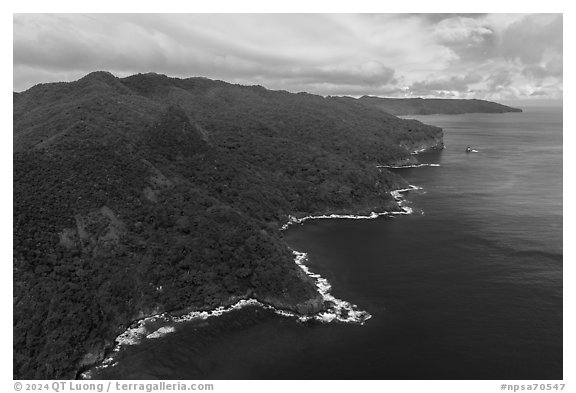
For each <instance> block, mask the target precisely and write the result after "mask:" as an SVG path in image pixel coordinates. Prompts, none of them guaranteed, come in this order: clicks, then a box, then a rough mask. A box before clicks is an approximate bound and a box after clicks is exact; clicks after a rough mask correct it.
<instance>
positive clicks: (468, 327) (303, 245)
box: [95, 108, 562, 380]
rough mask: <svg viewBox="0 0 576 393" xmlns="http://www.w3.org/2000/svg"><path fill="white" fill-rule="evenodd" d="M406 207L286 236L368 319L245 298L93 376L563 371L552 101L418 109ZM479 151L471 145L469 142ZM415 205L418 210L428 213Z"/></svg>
mask: <svg viewBox="0 0 576 393" xmlns="http://www.w3.org/2000/svg"><path fill="white" fill-rule="evenodd" d="M419 119H420V120H422V121H424V122H426V123H428V124H434V125H438V126H441V127H443V128H444V131H445V138H444V139H445V143H446V149H445V150H444V151H443V152H440V153H427V154H424V155H420V159H421V161H423V162H431V163H440V164H441V166H440V167H422V168H415V169H399V170H397V171H399V172H400V173H401V174H402V175H403V176H404V177H405V178H406V179H407V180H408V181H409V182H410V183H411V184H414V185H418V186H421V187H423V190H422V191H411V192H410V194H408V195H407V199H408V201H409V202H410V203H411V206H412V207H413V208H414V210H415V214H413V215H411V216H401V217H397V218H390V217H381V218H379V219H376V220H315V221H308V222H306V224H304V225H302V226H297V227H292V228H290V229H289V230H288V231H287V232H286V238H287V240H288V242H289V244H290V245H291V246H292V247H293V248H295V249H297V250H300V251H305V252H307V253H308V254H309V257H310V261H309V263H308V265H309V267H310V268H311V269H312V271H314V272H317V273H320V274H322V275H323V276H324V277H326V278H328V280H329V281H330V282H331V283H332V285H333V288H334V289H333V294H334V295H335V296H337V297H340V298H342V299H346V300H348V301H351V302H353V303H356V304H357V305H358V306H359V307H360V308H361V309H364V310H367V311H369V312H370V313H371V314H372V319H370V320H368V321H367V322H366V324H365V325H364V326H355V325H345V324H321V323H316V322H315V323H305V324H303V323H298V322H296V321H294V320H292V319H289V318H284V317H281V316H277V315H274V314H272V313H271V312H269V311H265V310H262V309H258V308H247V309H243V310H240V311H235V312H232V313H229V314H225V315H223V316H221V317H218V318H210V319H208V320H206V321H202V322H195V323H189V324H186V325H184V326H181V327H179V328H178V330H177V331H176V332H175V333H173V334H169V335H167V336H164V337H162V338H157V339H153V340H147V341H145V342H144V343H142V344H140V345H136V346H132V347H130V348H128V349H125V350H123V351H122V353H121V354H120V356H119V357H118V360H119V363H118V365H116V366H115V367H110V368H108V369H106V370H104V371H102V372H100V373H99V374H98V375H95V376H96V377H100V378H127V379H136V378H146V379H154V378H162V379H168V378H178V379H194V378H210V379H224V378H234V379H245V378H246V379H275V378H281V379H508V380H509V379H531V380H533V379H562V110H561V109H550V108H547V109H527V110H526V111H525V112H524V113H510V114H501V115H500V114H498V115H493V114H470V115H457V116H440V115H434V116H422V117H419ZM468 145H470V146H472V147H473V148H475V149H477V150H478V151H479V152H478V153H470V154H466V153H465V152H464V150H465V147H466V146H468ZM422 212H423V213H422Z"/></svg>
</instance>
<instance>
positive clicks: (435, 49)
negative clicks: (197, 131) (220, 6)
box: [13, 14, 562, 98]
mask: <svg viewBox="0 0 576 393" xmlns="http://www.w3.org/2000/svg"><path fill="white" fill-rule="evenodd" d="M13 32H14V34H13V37H14V38H13V54H14V77H13V80H14V89H15V90H16V91H21V90H23V89H27V88H29V87H31V86H32V85H34V84H36V83H39V82H50V81H61V80H74V79H77V78H79V77H81V76H83V75H85V74H86V73H89V72H91V71H94V70H108V71H111V72H112V73H114V74H115V75H118V76H126V75H130V74H133V73H137V72H149V71H154V72H158V73H164V74H167V75H170V76H178V77H189V76H206V77H209V78H215V79H222V80H226V81H229V82H232V83H242V84H261V85H263V86H266V87H268V88H272V89H283V90H288V91H308V92H312V93H317V94H324V95H328V94H342V95H363V94H371V95H404V94H407V93H411V94H422V95H434V94H442V95H447V94H448V95H452V96H478V98H481V97H480V96H482V97H489V96H490V95H491V94H500V93H501V91H502V90H503V89H508V91H510V92H517V93H518V94H521V95H522V94H525V96H526V97H529V96H530V94H532V93H533V92H534V91H536V89H537V88H540V89H541V88H542V86H548V87H547V90H546V91H547V92H553V91H554V89H557V91H561V88H562V15H548V14H546V15H540V14H538V15H518V14H333V15H332V14H326V15H323V14H175V15H171V14H85V15H80V14H42V15H35V14H15V15H14V19H13ZM498 75H499V76H498ZM506 75H508V76H507V77H505V76H506ZM514 84H517V85H514ZM554 86H555V87H554ZM539 91H540V90H539ZM554 94H555V93H554Z"/></svg>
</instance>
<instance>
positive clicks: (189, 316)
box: [76, 185, 420, 379]
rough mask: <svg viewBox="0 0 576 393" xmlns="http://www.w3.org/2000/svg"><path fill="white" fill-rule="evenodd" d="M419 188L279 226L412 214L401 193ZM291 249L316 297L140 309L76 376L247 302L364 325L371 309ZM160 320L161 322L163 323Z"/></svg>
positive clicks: (247, 297) (249, 297) (306, 317)
mask: <svg viewBox="0 0 576 393" xmlns="http://www.w3.org/2000/svg"><path fill="white" fill-rule="evenodd" d="M418 189H420V187H417V186H413V185H410V186H409V187H407V188H400V189H395V190H392V191H390V195H391V196H392V197H393V199H394V202H393V204H392V205H391V206H390V208H389V209H387V210H385V211H383V212H379V213H376V212H370V214H368V215H351V214H336V213H333V214H323V215H310V216H305V217H301V218H296V217H294V216H289V221H288V222H287V223H285V224H284V225H283V226H282V227H281V228H280V230H281V231H284V230H286V229H287V228H288V227H289V226H292V225H295V224H302V223H304V222H305V221H308V220H315V219H375V218H378V217H381V216H393V215H406V214H412V209H411V208H410V207H407V206H403V201H404V199H403V198H402V195H401V194H402V193H405V192H408V191H413V190H418ZM292 252H293V254H294V262H295V264H296V265H297V266H298V267H299V268H300V269H301V271H302V273H303V274H302V275H301V278H302V280H310V279H312V280H313V282H314V285H315V287H316V289H317V294H318V296H317V297H314V298H310V299H308V300H306V301H304V302H300V303H297V304H292V303H290V302H282V301H279V300H278V299H273V298H270V297H265V298H263V299H259V298H258V296H255V294H254V293H253V292H248V293H246V294H244V295H243V296H231V297H230V298H229V299H227V301H226V302H225V303H223V304H222V305H220V306H219V307H217V308H215V309H208V308H206V309H200V310H199V309H193V308H191V307H188V308H184V309H180V310H172V311H163V310H161V309H160V308H159V307H155V308H152V309H151V310H149V312H148V313H146V312H145V311H143V310H140V311H139V312H138V317H137V318H134V319H133V320H132V321H131V322H130V323H129V324H128V325H127V327H126V328H125V330H124V331H122V333H120V334H119V335H118V336H116V338H115V339H114V342H113V343H109V345H107V347H105V348H97V349H95V350H94V351H91V352H89V353H87V354H86V355H85V356H84V358H83V359H82V361H81V363H80V367H79V370H78V372H77V373H76V379H90V378H91V374H92V372H93V371H94V370H99V369H102V368H107V367H110V366H114V364H115V363H114V359H115V357H114V356H115V353H117V352H119V351H120V350H121V348H122V347H123V346H126V345H136V344H138V343H140V342H141V341H142V340H144V339H154V338H158V337H162V336H163V335H165V334H169V333H172V332H174V331H175V328H174V325H176V324H179V323H183V322H187V321H191V320H195V319H207V318H210V317H215V316H220V315H222V314H224V313H228V312H231V311H234V310H239V309H242V308H244V307H248V306H257V307H262V308H264V309H267V310H271V311H273V312H274V313H276V314H278V315H281V316H285V317H290V318H296V319H297V320H298V321H300V322H307V321H311V320H315V321H318V322H323V323H329V322H334V321H337V322H342V323H356V324H361V325H362V324H364V322H365V321H367V320H368V319H370V318H371V315H370V313H368V312H366V311H362V310H359V309H358V307H357V306H356V305H355V304H351V303H349V302H347V301H345V300H341V299H337V298H335V297H334V296H333V295H332V294H331V293H330V290H331V288H332V286H331V285H330V283H329V282H328V280H326V279H325V278H323V277H322V276H320V275H319V274H316V273H313V272H312V271H311V270H310V269H309V268H308V267H307V266H306V264H305V262H306V261H307V258H308V257H307V254H306V253H303V252H298V251H296V250H292ZM158 324H160V326H159V325H158Z"/></svg>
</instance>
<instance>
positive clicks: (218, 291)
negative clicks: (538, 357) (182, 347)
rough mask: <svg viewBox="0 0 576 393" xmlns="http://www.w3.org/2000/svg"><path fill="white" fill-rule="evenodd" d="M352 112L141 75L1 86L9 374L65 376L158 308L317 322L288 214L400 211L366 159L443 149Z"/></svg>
mask: <svg viewBox="0 0 576 393" xmlns="http://www.w3.org/2000/svg"><path fill="white" fill-rule="evenodd" d="M363 101H364V100H351V99H347V98H342V97H327V98H326V97H321V96H318V95H313V94H307V93H298V94H293V93H288V92H286V91H271V90H267V89H265V88H264V87H261V86H240V85H233V84H229V83H226V82H222V81H216V80H210V79H206V78H187V79H179V78H170V77H167V76H165V75H158V74H154V73H151V74H137V75H132V76H129V77H126V78H117V77H115V76H114V75H112V74H110V73H108V72H94V73H91V74H88V75H86V76H85V77H84V78H82V79H80V80H78V81H75V82H70V83H49V84H40V85H36V86H34V87H32V88H30V89H29V90H27V91H24V92H21V93H14V95H13V104H14V112H13V119H14V134H13V141H14V142H13V143H14V145H13V164H14V173H13V175H14V228H13V231H14V261H13V269H14V320H13V324H14V325H13V329H14V342H13V345H14V378H16V379H28V378H30V379H33V378H34V379H51V378H74V377H75V376H76V375H77V373H78V372H79V371H81V370H82V369H84V368H86V367H89V366H91V365H93V364H95V363H97V362H99V361H101V360H102V359H103V357H104V354H105V351H107V350H109V349H110V348H112V347H113V346H114V338H115V337H116V336H117V335H118V334H120V333H121V332H123V331H124V330H125V329H126V327H127V326H128V325H129V324H130V323H131V322H132V321H134V320H136V319H139V318H143V317H145V316H147V315H151V314H154V313H158V312H174V313H175V314H177V313H182V312H186V311H189V310H208V309H212V308H215V307H217V306H222V305H230V304H232V303H233V302H235V301H238V299H248V298H254V299H257V300H258V301H259V302H262V303H264V304H268V305H272V306H274V307H276V308H278V309H283V310H288V311H291V312H294V313H297V314H301V315H309V314H313V313H316V312H318V311H321V310H322V309H323V308H324V307H325V305H324V304H323V298H322V296H321V295H320V294H319V293H318V290H317V288H316V286H315V283H314V281H313V280H312V279H311V278H310V277H308V276H307V275H306V274H303V272H302V269H300V268H299V266H298V265H297V264H296V263H295V262H294V255H293V253H292V251H291V250H290V249H289V248H288V246H287V245H286V244H285V242H284V240H283V235H282V232H281V227H282V226H283V225H284V224H285V223H286V222H288V220H289V216H292V217H295V219H298V218H303V217H308V216H314V215H331V214H340V215H346V214H365V215H369V214H371V212H377V213H379V212H385V211H399V210H400V209H401V208H400V206H398V203H397V201H396V200H395V198H394V197H393V195H391V191H393V190H398V189H403V188H406V187H408V185H407V184H406V182H405V181H404V180H403V179H402V178H401V177H399V176H398V175H396V174H394V173H392V172H390V171H388V170H386V169H384V168H378V166H383V165H393V164H394V163H397V162H403V161H406V160H413V158H411V157H413V156H411V154H410V153H411V152H413V151H415V150H421V149H427V148H442V147H443V142H442V130H441V129H440V128H437V127H433V126H428V125H425V124H422V123H421V122H418V121H415V120H403V119H399V118H397V117H395V116H393V115H391V114H388V113H385V112H383V111H382V110H380V109H378V108H375V107H372V106H370V105H366V104H365V102H363Z"/></svg>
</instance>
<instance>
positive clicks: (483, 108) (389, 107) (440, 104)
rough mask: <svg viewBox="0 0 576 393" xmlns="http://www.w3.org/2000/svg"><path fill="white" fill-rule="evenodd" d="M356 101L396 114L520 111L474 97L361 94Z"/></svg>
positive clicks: (520, 110) (519, 110)
mask: <svg viewBox="0 0 576 393" xmlns="http://www.w3.org/2000/svg"><path fill="white" fill-rule="evenodd" d="M358 101H359V102H360V103H362V104H364V105H366V106H370V107H373V108H377V109H380V110H382V111H384V112H386V113H389V114H391V115H396V116H402V115H433V114H445V115H458V114H463V113H506V112H522V109H518V108H512V107H509V106H506V105H502V104H498V103H496V102H491V101H484V100H476V99H472V100H463V99H439V98H382V97H371V96H362V97H360V98H358Z"/></svg>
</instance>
